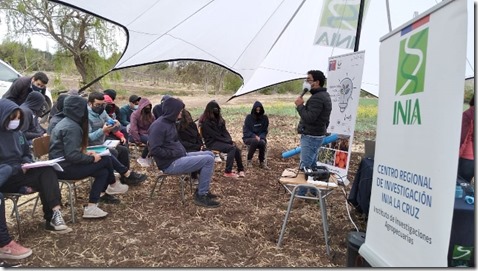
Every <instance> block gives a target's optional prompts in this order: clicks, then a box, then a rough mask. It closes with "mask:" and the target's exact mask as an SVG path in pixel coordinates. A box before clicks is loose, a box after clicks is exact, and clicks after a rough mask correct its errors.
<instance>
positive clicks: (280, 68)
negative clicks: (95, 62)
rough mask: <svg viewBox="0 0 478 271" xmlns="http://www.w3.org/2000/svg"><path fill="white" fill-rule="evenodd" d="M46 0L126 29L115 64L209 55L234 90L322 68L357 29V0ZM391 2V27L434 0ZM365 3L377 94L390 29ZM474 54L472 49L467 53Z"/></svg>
mask: <svg viewBox="0 0 478 271" xmlns="http://www.w3.org/2000/svg"><path fill="white" fill-rule="evenodd" d="M469 1H470V2H471V0H469ZM52 2H57V3H60V4H65V5H68V6H71V7H74V8H77V9H80V10H83V11H85V12H87V13H90V14H93V15H96V16H99V17H101V18H104V19H106V20H108V21H111V22H113V23H116V24H118V25H120V26H122V27H123V28H124V29H125V30H126V33H127V35H128V42H127V47H126V49H125V51H124V53H123V55H122V57H121V58H120V60H119V61H118V63H117V64H116V65H115V67H114V68H113V70H117V69H123V68H127V67H134V66H139V65H144V64H148V63H155V62H161V61H174V60H182V59H186V60H187V59H188V60H204V61H210V62H214V63H217V64H218V65H221V66H223V67H225V68H227V69H229V70H231V71H233V72H235V73H237V74H239V75H240V76H241V77H242V78H243V80H244V84H243V86H242V87H241V88H240V89H239V90H238V91H237V92H236V93H235V94H234V96H233V97H236V96H240V95H243V94H246V93H249V92H251V91H255V90H257V89H260V88H263V87H267V86H270V85H274V84H277V83H280V82H284V81H289V80H294V79H298V78H304V77H306V72H307V71H308V70H311V69H319V70H322V71H324V72H325V73H327V60H328V58H329V57H330V56H334V55H341V54H345V53H350V52H352V51H353V50H352V49H353V47H354V35H350V33H351V32H353V33H355V29H356V23H354V20H355V21H356V18H355V19H354V18H352V19H350V18H351V17H353V16H355V17H356V13H357V10H358V4H359V3H360V0H267V1H258V0H240V1H233V0H138V1H130V0H100V1H84V0H64V1H57V0H52ZM390 3H391V4H390V10H391V18H392V23H393V21H395V23H394V24H393V25H392V26H393V27H397V26H399V25H401V24H403V23H405V22H406V21H408V20H410V19H411V18H412V16H413V12H414V11H418V12H423V11H425V10H427V9H428V8H430V7H432V6H433V5H434V4H436V2H435V0H390ZM394 5H395V6H394ZM366 6H367V9H366V13H365V18H364V21H363V25H362V35H361V38H360V47H359V49H360V50H365V65H364V66H365V67H364V74H363V82H362V88H363V89H365V90H366V91H368V92H370V93H372V94H374V95H376V96H378V92H379V85H378V78H379V77H378V73H379V70H378V48H379V39H380V37H382V36H384V35H385V34H387V33H388V32H389V30H388V23H387V9H386V1H385V0H373V1H371V2H370V3H368V5H366ZM470 6H471V7H472V5H470ZM395 11H396V12H395ZM471 14H473V12H471ZM351 15H352V16H351ZM473 18H474V17H473ZM471 22H473V20H472V21H471ZM324 26H330V27H331V28H330V29H329V31H328V34H326V35H325V34H323V33H324V32H321V31H322V30H321V29H322V28H321V27H324ZM334 26H335V27H336V28H333V27H334ZM320 33H322V35H321V34H320ZM471 40H472V41H473V38H472V39H471ZM339 47H340V48H339ZM344 47H345V48H344ZM471 48H473V46H471ZM471 51H472V52H473V49H471ZM473 59H474V55H473V57H472V58H470V61H471V62H472V60H473ZM470 74H473V72H472V71H471V72H470V73H469V74H468V75H470Z"/></svg>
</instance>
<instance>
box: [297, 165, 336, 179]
mask: <svg viewBox="0 0 478 271" xmlns="http://www.w3.org/2000/svg"><path fill="white" fill-rule="evenodd" d="M303 170H304V176H305V180H308V179H309V177H312V179H313V180H314V181H323V182H328V181H329V177H330V172H329V170H328V169H327V167H325V166H316V165H314V166H312V167H304V168H303Z"/></svg>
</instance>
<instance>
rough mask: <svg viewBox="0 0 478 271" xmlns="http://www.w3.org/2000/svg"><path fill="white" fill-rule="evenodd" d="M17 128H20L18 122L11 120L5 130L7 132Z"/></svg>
mask: <svg viewBox="0 0 478 271" xmlns="http://www.w3.org/2000/svg"><path fill="white" fill-rule="evenodd" d="M18 126H20V120H11V121H10V122H9V123H8V127H7V129H8V130H15V129H17V128H18Z"/></svg>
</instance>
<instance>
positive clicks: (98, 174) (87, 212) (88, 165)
mask: <svg viewBox="0 0 478 271" xmlns="http://www.w3.org/2000/svg"><path fill="white" fill-rule="evenodd" d="M63 113H64V114H65V118H63V119H62V120H61V121H60V122H59V123H58V124H57V125H56V126H55V128H54V129H53V130H52V132H51V137H50V150H49V159H55V158H59V157H64V158H65V160H64V161H62V162H60V163H59V164H60V165H61V166H62V168H63V171H59V172H57V175H58V177H59V178H61V179H64V180H78V179H84V178H87V177H93V178H94V181H93V184H92V185H91V188H90V195H89V200H88V205H87V206H86V207H84V211H83V218H101V217H105V216H107V215H108V213H107V212H105V211H103V210H101V209H100V208H99V207H98V202H99V201H100V196H101V193H102V192H103V191H105V190H106V189H107V187H108V183H115V179H116V178H115V175H114V169H113V162H112V161H111V156H100V155H99V154H97V153H95V152H87V151H86V147H87V146H88V107H87V100H86V99H85V98H82V97H80V96H68V97H66V98H65V101H64V106H63ZM105 195H106V193H105ZM103 196H104V195H103ZM109 197H113V196H112V195H109ZM118 201H119V200H118ZM106 203H110V202H106Z"/></svg>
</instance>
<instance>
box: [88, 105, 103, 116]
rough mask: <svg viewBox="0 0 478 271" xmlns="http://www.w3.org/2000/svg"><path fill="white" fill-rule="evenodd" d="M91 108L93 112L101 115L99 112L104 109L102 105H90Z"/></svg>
mask: <svg viewBox="0 0 478 271" xmlns="http://www.w3.org/2000/svg"><path fill="white" fill-rule="evenodd" d="M91 110H92V111H93V112H95V113H96V114H98V115H101V113H103V111H105V108H104V107H96V106H93V107H91Z"/></svg>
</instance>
